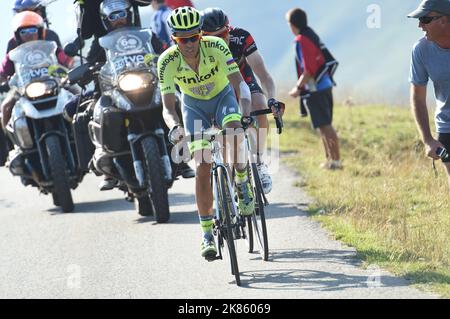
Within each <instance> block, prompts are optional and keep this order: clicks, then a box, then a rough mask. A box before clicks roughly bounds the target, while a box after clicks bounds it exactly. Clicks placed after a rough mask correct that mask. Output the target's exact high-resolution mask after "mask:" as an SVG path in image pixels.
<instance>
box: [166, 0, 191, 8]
mask: <svg viewBox="0 0 450 319" xmlns="http://www.w3.org/2000/svg"><path fill="white" fill-rule="evenodd" d="M166 5H167V6H168V7H169V8H171V9H172V10H175V9H176V8H178V7H185V6H187V7H194V4H193V3H192V1H191V0H166Z"/></svg>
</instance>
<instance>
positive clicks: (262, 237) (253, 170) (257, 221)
mask: <svg viewBox="0 0 450 319" xmlns="http://www.w3.org/2000/svg"><path fill="white" fill-rule="evenodd" d="M270 113H272V111H271V110H270V109H265V110H259V111H253V112H251V113H250V116H251V117H255V116H258V115H263V114H270ZM251 122H253V119H252V121H251ZM275 122H276V126H277V133H278V134H281V133H282V130H283V120H282V117H281V116H279V117H275ZM251 124H252V123H243V128H244V131H245V140H246V145H247V149H248V150H249V152H248V162H247V169H248V176H249V179H250V183H251V185H252V188H253V194H254V196H255V211H254V213H253V214H252V215H251V216H247V225H248V237H247V238H246V241H247V247H248V252H249V253H253V252H254V251H255V250H254V246H255V245H254V242H255V240H254V237H256V239H257V242H258V245H259V248H260V250H259V253H260V254H261V256H262V259H263V260H264V261H268V260H269V240H268V236H267V225H266V216H265V212H264V207H265V206H267V205H269V201H268V200H267V197H266V195H265V194H264V191H263V187H262V183H261V179H260V177H259V173H258V168H257V164H258V163H259V160H260V159H259V158H258V152H257V151H256V148H257V142H256V140H255V136H254V135H251V134H249V132H248V127H249V126H250V125H251Z"/></svg>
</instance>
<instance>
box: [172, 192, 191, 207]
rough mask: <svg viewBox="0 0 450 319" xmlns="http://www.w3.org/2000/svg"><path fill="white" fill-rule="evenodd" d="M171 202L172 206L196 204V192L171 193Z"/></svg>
mask: <svg viewBox="0 0 450 319" xmlns="http://www.w3.org/2000/svg"><path fill="white" fill-rule="evenodd" d="M169 204H170V207H174V206H183V205H195V195H194V194H180V193H175V194H171V193H169Z"/></svg>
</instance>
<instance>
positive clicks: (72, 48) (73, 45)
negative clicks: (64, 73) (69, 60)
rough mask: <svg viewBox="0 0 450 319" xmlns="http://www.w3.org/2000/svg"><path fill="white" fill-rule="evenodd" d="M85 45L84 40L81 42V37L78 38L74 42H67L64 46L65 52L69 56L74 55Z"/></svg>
mask: <svg viewBox="0 0 450 319" xmlns="http://www.w3.org/2000/svg"><path fill="white" fill-rule="evenodd" d="M83 46H84V41H82V42H81V43H80V40H79V38H76V39H74V40H73V41H72V42H69V43H66V45H65V46H64V53H65V54H67V55H68V56H71V57H74V56H76V55H78V53H79V52H80V50H81V49H82V48H83Z"/></svg>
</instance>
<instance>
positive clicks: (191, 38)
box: [172, 33, 202, 44]
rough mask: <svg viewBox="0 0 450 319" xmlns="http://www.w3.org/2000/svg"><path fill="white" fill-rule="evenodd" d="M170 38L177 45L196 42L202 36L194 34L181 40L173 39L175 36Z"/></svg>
mask: <svg viewBox="0 0 450 319" xmlns="http://www.w3.org/2000/svg"><path fill="white" fill-rule="evenodd" d="M172 37H173V39H174V40H175V41H176V42H177V43H182V44H187V43H189V42H197V41H198V40H200V38H201V37H202V34H201V33H198V34H194V35H192V36H190V37H183V38H181V37H175V36H172Z"/></svg>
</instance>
